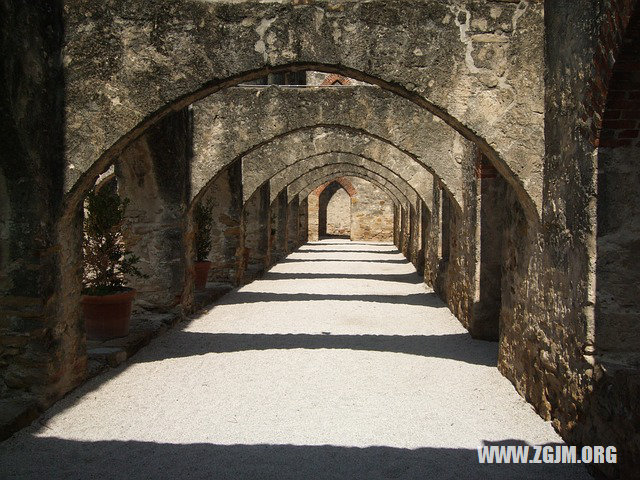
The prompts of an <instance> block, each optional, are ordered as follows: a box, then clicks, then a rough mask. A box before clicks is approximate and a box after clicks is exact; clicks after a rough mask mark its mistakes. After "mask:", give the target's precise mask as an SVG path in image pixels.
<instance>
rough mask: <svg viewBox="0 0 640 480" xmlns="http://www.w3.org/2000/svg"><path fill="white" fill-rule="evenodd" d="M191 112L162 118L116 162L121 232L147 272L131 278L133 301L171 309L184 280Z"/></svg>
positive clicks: (129, 281)
mask: <svg viewBox="0 0 640 480" xmlns="http://www.w3.org/2000/svg"><path fill="white" fill-rule="evenodd" d="M191 138H192V135H191V116H190V113H189V112H188V111H187V110H186V109H185V110H182V111H181V112H177V113H175V114H173V115H169V116H167V117H165V118H163V119H162V120H161V121H160V122H158V124H157V125H154V127H153V128H151V129H149V130H148V131H147V132H146V133H145V135H144V136H143V137H141V138H140V139H138V140H137V141H136V142H133V143H132V144H131V145H130V146H129V147H128V148H127V149H126V150H125V151H124V152H123V153H122V155H121V156H120V158H119V159H118V161H117V162H116V168H115V173H116V178H117V181H118V195H120V197H121V198H123V199H128V200H129V205H128V206H127V210H126V218H125V223H124V225H123V236H124V241H125V245H126V247H127V249H128V250H130V251H131V252H133V253H134V254H135V255H137V256H138V257H139V258H140V263H139V264H138V267H139V269H140V271H141V272H142V273H143V274H145V275H146V276H147V278H139V277H132V278H128V279H127V281H128V284H129V285H130V286H131V287H133V288H134V289H135V290H136V292H137V293H136V299H135V304H136V305H138V306H141V307H143V308H147V309H160V310H168V309H171V308H172V307H173V306H175V305H176V304H177V303H179V298H180V296H181V294H182V290H183V287H184V283H185V275H186V263H185V258H184V255H185V247H184V245H183V242H184V240H185V222H184V216H185V212H186V210H187V206H188V202H189V198H190V190H189V186H190V181H189V179H190V170H189V167H190V164H191V154H192V151H191Z"/></svg>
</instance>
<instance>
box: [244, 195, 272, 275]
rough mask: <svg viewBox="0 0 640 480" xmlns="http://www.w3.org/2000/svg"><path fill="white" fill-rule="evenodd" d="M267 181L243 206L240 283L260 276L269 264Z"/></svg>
mask: <svg viewBox="0 0 640 480" xmlns="http://www.w3.org/2000/svg"><path fill="white" fill-rule="evenodd" d="M269 206H270V202H269V183H265V184H264V185H263V186H262V187H260V188H259V189H258V190H257V191H256V193H255V194H254V195H253V197H251V198H250V199H249V200H248V201H247V202H246V203H245V204H244V207H243V217H242V221H243V228H242V230H243V232H244V243H243V245H244V248H243V252H242V255H241V256H240V259H239V263H240V265H239V267H238V272H239V273H238V275H239V278H240V279H241V280H240V283H243V284H244V283H249V282H251V281H252V280H254V279H256V278H258V277H260V276H261V275H262V274H263V273H264V271H265V270H266V268H267V266H268V265H269V242H270V234H271V215H270V212H269Z"/></svg>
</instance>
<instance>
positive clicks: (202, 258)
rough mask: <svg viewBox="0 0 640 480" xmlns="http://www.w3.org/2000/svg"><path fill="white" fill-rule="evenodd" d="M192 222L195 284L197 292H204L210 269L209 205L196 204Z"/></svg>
mask: <svg viewBox="0 0 640 480" xmlns="http://www.w3.org/2000/svg"><path fill="white" fill-rule="evenodd" d="M193 220H194V222H195V230H196V239H195V243H196V245H195V247H196V262H195V284H196V289H197V290H204V288H205V287H206V286H207V277H208V276H209V269H210V268H211V262H210V261H209V260H208V259H207V258H208V255H209V252H210V251H211V228H212V227H213V217H212V215H211V203H210V202H209V203H206V204H204V203H202V202H199V203H197V204H196V205H195V207H194V210H193Z"/></svg>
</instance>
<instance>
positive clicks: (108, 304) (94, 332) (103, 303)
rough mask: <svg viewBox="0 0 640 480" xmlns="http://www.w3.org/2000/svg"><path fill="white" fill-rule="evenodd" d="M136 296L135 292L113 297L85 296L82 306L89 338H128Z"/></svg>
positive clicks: (131, 291)
mask: <svg viewBox="0 0 640 480" xmlns="http://www.w3.org/2000/svg"><path fill="white" fill-rule="evenodd" d="M135 296H136V291H135V290H128V291H125V292H122V293H114V294H112V295H83V297H82V300H81V301H80V304H81V305H82V312H83V314H84V321H85V326H86V330H87V336H88V337H89V338H92V339H96V340H106V339H108V338H117V337H125V336H127V335H128V334H129V320H130V319H131V304H132V303H133V297H135Z"/></svg>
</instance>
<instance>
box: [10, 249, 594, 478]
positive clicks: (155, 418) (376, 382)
mask: <svg viewBox="0 0 640 480" xmlns="http://www.w3.org/2000/svg"><path fill="white" fill-rule="evenodd" d="M307 260H308V261H307ZM496 355H497V346H496V344H494V343H488V342H481V341H475V340H472V339H471V338H470V337H469V336H468V335H467V334H466V332H465V330H464V329H463V328H462V327H461V325H460V324H459V322H458V321H457V320H456V319H455V318H454V317H453V316H452V315H451V313H450V312H449V310H448V309H447V308H446V307H444V304H443V303H442V302H441V301H440V300H439V299H438V298H437V297H436V296H435V295H434V294H433V293H432V292H430V291H429V290H428V289H426V288H425V286H424V285H423V283H422V281H421V279H420V278H419V277H418V276H417V274H416V273H415V270H414V269H413V267H412V266H411V265H410V264H409V263H407V262H406V261H405V260H404V258H403V257H402V256H401V255H400V254H399V253H398V252H397V250H396V249H395V248H394V247H393V246H391V245H386V244H367V243H355V242H347V241H340V240H325V241H321V242H314V243H310V244H307V245H305V246H304V247H302V248H301V249H300V250H299V251H297V252H296V253H293V254H291V255H290V256H289V257H287V258H286V259H285V260H284V261H283V262H282V263H280V264H278V265H276V266H275V267H273V268H272V269H271V270H270V272H269V273H268V274H267V275H266V276H265V277H264V278H263V279H262V280H258V281H256V282H253V283H251V284H249V285H246V286H244V287H242V288H240V289H238V290H234V291H233V292H231V293H230V294H229V295H227V296H225V297H224V298H223V299H221V301H220V302H219V303H218V304H216V306H215V307H213V308H212V309H211V310H210V311H209V312H208V313H206V314H204V315H202V316H200V317H199V318H197V319H195V320H193V321H191V322H190V323H189V324H186V325H185V326H184V328H182V329H181V330H174V331H171V332H169V333H167V334H166V335H164V336H162V337H160V338H158V339H156V340H155V341H153V342H152V343H151V344H150V345H149V346H148V347H146V348H144V349H143V350H142V351H141V352H140V353H139V354H137V355H136V356H135V357H134V358H132V359H131V360H130V361H128V362H126V363H125V364H123V365H122V366H120V367H119V368H117V369H114V370H112V371H110V372H108V373H106V374H104V375H101V376H99V377H97V378H94V379H93V380H91V381H89V382H88V383H87V384H85V385H84V386H82V387H81V388H79V389H78V390H76V391H74V392H73V393H72V394H71V395H70V396H69V397H67V398H65V399H64V400H62V401H61V402H59V403H58V404H56V405H55V406H54V407H53V408H52V409H50V410H49V411H48V412H47V413H46V414H45V415H44V416H43V417H42V418H41V419H40V421H39V422H36V423H35V424H34V426H32V427H30V428H27V429H25V430H23V431H22V432H20V433H18V434H16V435H15V436H14V437H12V438H11V439H9V440H7V441H6V442H4V443H2V444H0V478H3V479H14V478H16V479H18V478H19V479H31V478H33V479H36V478H37V479H46V478H64V479H74V478H100V479H102V478H135V479H137V478H140V479H147V478H161V479H174V478H175V479H187V478H202V479H356V478H358V479H386V478H393V479H426V478H434V479H440V478H453V479H464V478H505V479H512V478H531V479H536V480H537V479H540V478H544V479H555V478H557V479H571V478H576V479H577V478H590V477H589V476H588V475H587V474H586V471H585V470H584V469H583V468H582V467H581V466H572V467H570V466H563V465H479V464H478V457H477V452H476V447H477V446H479V445H485V444H490V445H494V444H509V445H514V444H518V445H524V444H529V445H534V444H535V445H539V444H545V443H558V442H561V440H560V438H559V437H558V436H557V434H556V433H555V432H554V430H553V429H552V428H551V425H550V424H549V423H547V422H544V421H543V420H542V419H540V417H538V416H537V415H536V414H535V412H534V411H533V409H532V408H531V406H529V405H528V404H527V403H526V402H525V401H524V400H523V399H522V398H521V397H520V396H519V395H518V394H517V393H516V392H515V390H514V389H513V387H512V385H511V384H510V383H509V382H508V381H507V380H506V379H505V378H503V377H502V376H501V375H500V374H499V373H498V371H497V369H496V367H495V364H496Z"/></svg>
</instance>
